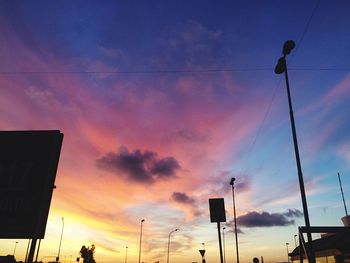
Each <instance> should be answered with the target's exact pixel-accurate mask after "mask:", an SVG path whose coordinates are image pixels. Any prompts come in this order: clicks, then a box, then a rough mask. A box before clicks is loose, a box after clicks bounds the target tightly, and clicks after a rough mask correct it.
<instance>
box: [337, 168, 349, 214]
mask: <svg viewBox="0 0 350 263" xmlns="http://www.w3.org/2000/svg"><path fill="white" fill-rule="evenodd" d="M338 180H339V185H340V191H341V195H342V197H343V203H344V208H345V215H346V216H348V210H347V209H346V204H345V199H344V193H343V187H342V185H341V181H340V175H339V173H338Z"/></svg>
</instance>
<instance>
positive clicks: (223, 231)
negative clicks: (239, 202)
mask: <svg viewBox="0 0 350 263" xmlns="http://www.w3.org/2000/svg"><path fill="white" fill-rule="evenodd" d="M225 229H226V227H223V228H222V241H223V245H224V263H226V253H225V250H226V249H225Z"/></svg>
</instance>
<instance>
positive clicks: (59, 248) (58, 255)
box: [56, 217, 64, 262]
mask: <svg viewBox="0 0 350 263" xmlns="http://www.w3.org/2000/svg"><path fill="white" fill-rule="evenodd" d="M63 230H64V217H62V231H61V239H60V245H59V247H58V254H57V258H56V262H59V260H60V253H61V245H62V237H63Z"/></svg>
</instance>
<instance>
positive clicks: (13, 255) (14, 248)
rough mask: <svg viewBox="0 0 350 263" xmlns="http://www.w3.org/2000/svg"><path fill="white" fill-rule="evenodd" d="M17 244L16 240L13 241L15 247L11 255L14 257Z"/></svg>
mask: <svg viewBox="0 0 350 263" xmlns="http://www.w3.org/2000/svg"><path fill="white" fill-rule="evenodd" d="M17 244H18V241H16V242H15V248H14V249H13V257H15V253H16V247H17Z"/></svg>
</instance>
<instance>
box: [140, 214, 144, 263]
mask: <svg viewBox="0 0 350 263" xmlns="http://www.w3.org/2000/svg"><path fill="white" fill-rule="evenodd" d="M143 222H145V219H142V220H141V231H140V248H139V263H140V262H141V241H142V223H143Z"/></svg>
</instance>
